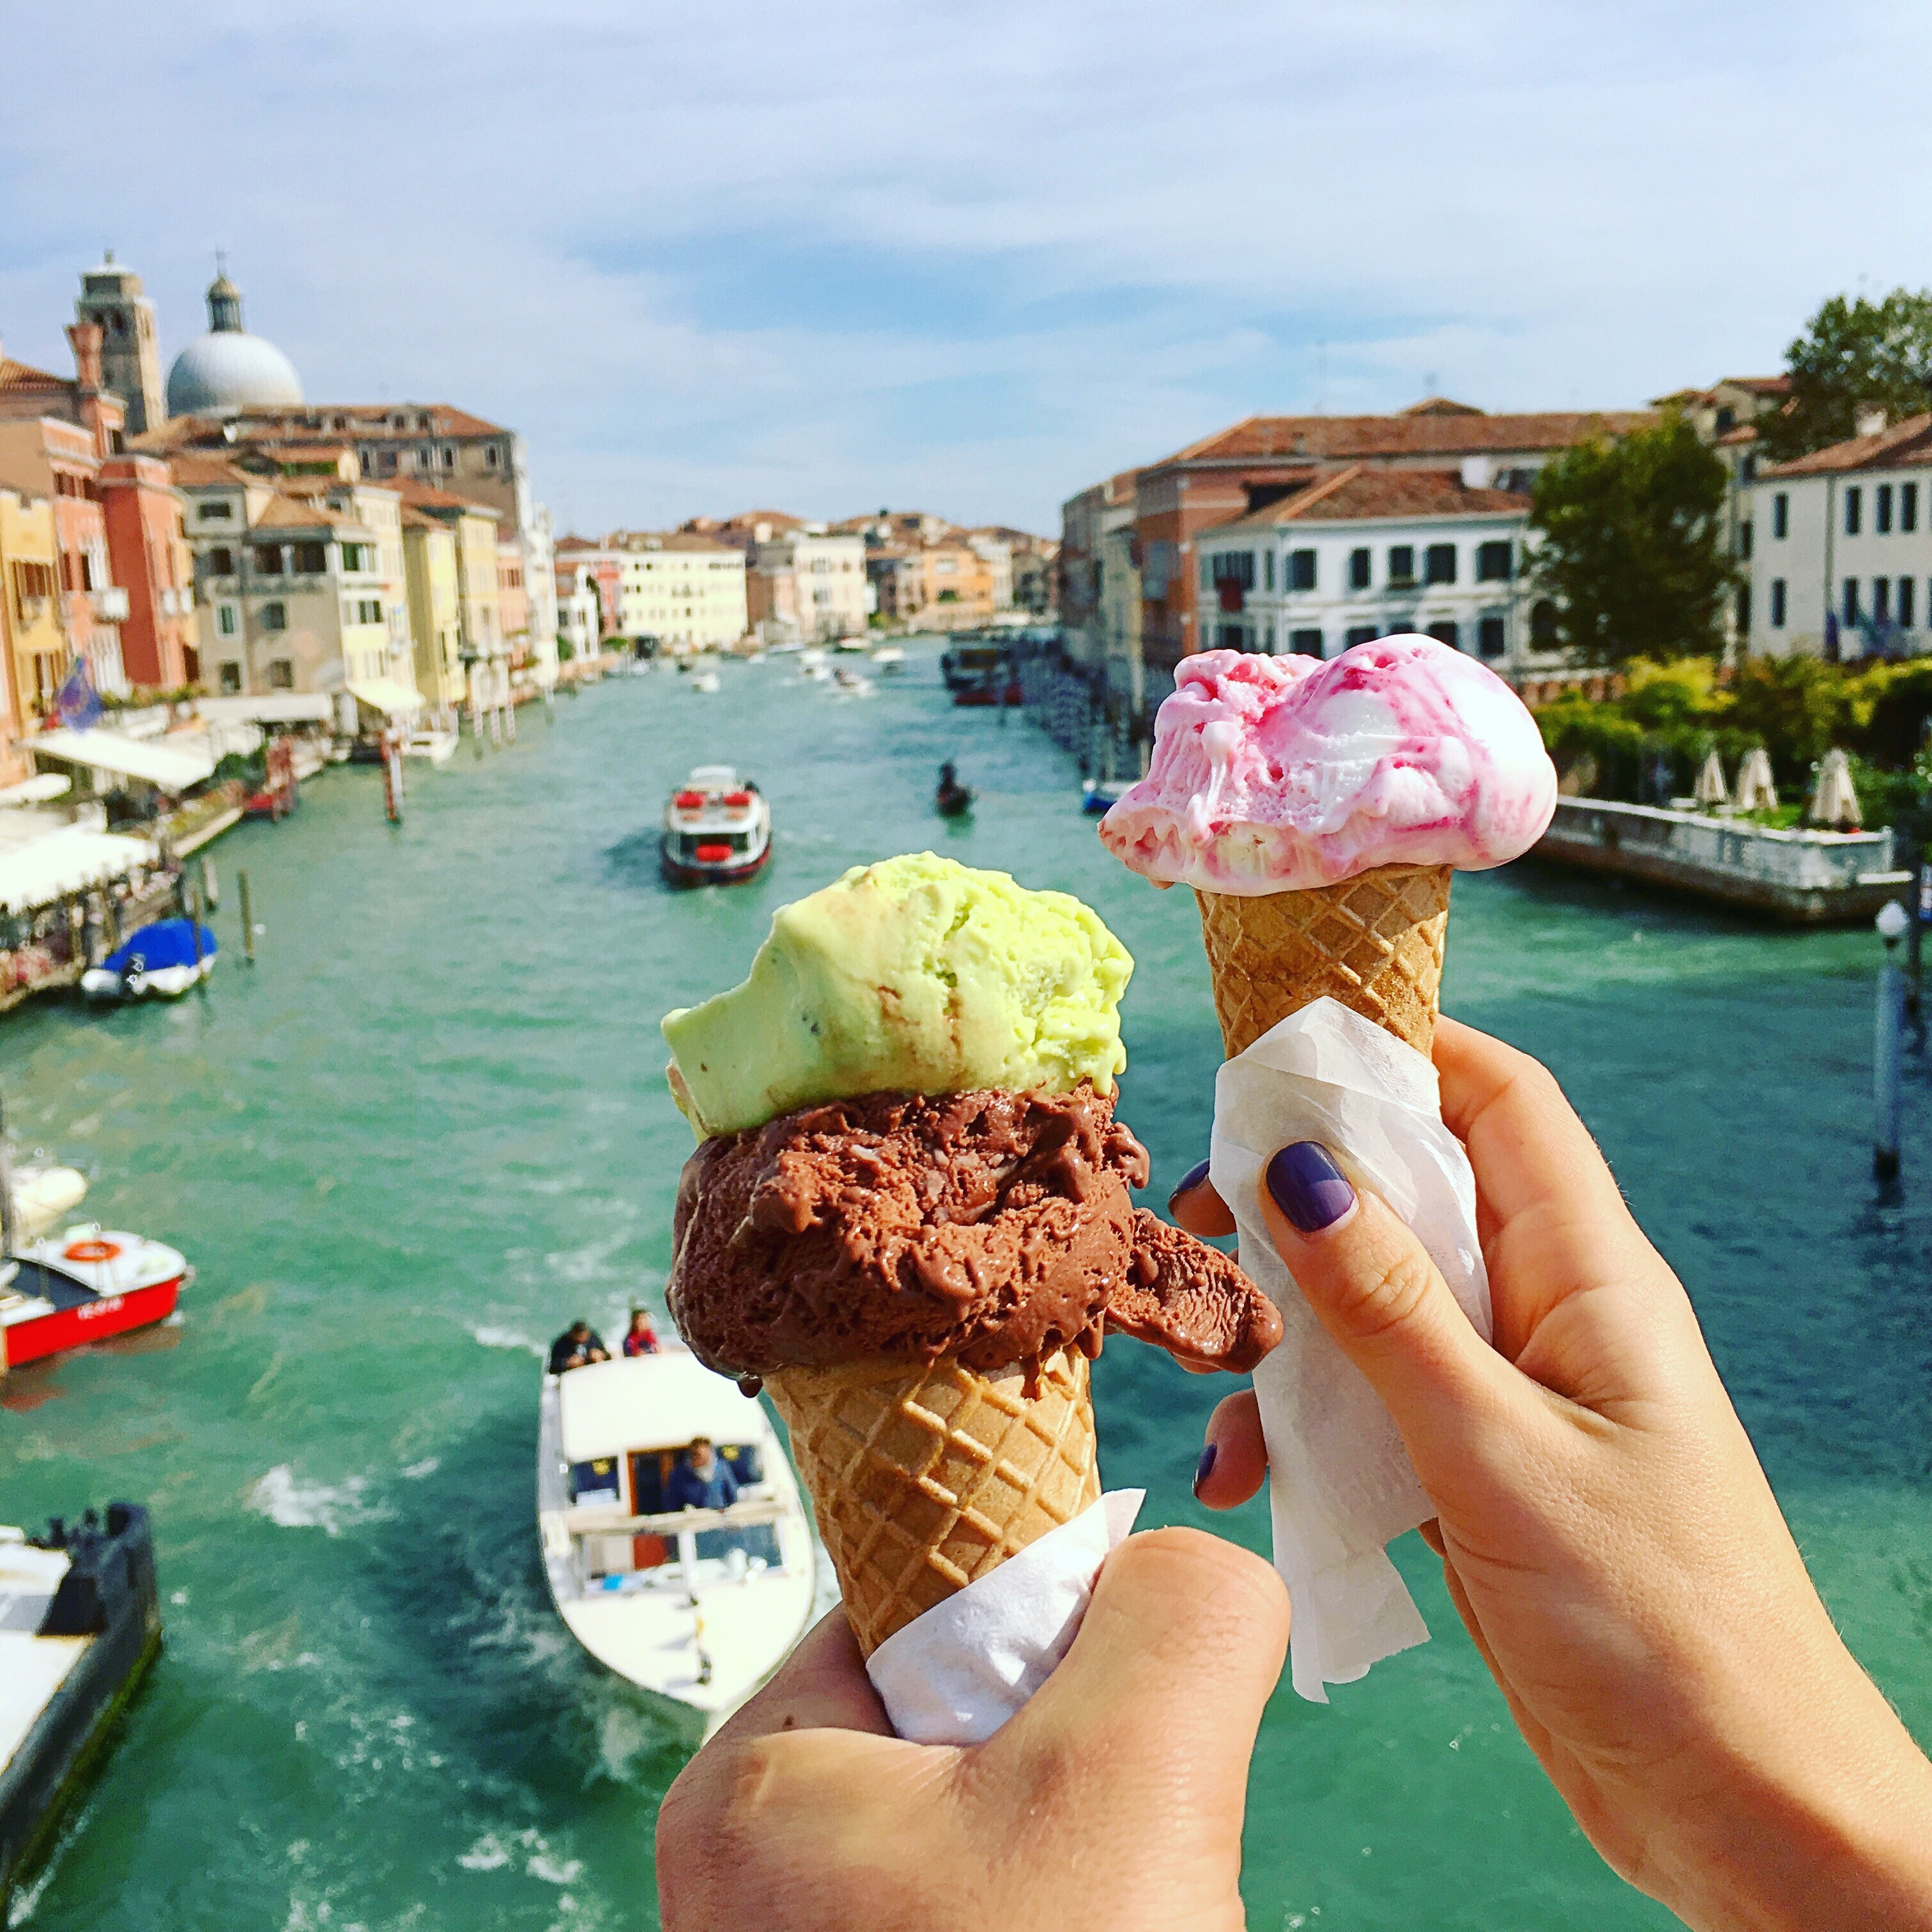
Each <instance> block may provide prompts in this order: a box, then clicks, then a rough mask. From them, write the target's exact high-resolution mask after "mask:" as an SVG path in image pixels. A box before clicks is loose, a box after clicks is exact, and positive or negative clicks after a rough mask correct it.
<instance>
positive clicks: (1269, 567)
mask: <svg viewBox="0 0 1932 1932" xmlns="http://www.w3.org/2000/svg"><path fill="white" fill-rule="evenodd" d="M1262 563H1263V564H1264V565H1265V566H1266V577H1267V584H1268V589H1271V590H1272V589H1274V551H1273V550H1263V551H1262Z"/></svg>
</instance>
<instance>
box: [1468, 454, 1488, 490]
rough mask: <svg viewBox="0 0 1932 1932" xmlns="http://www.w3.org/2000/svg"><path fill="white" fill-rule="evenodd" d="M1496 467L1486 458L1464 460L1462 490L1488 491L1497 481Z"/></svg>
mask: <svg viewBox="0 0 1932 1932" xmlns="http://www.w3.org/2000/svg"><path fill="white" fill-rule="evenodd" d="M1495 481H1496V464H1495V463H1494V461H1493V460H1492V459H1491V458H1489V457H1487V456H1466V457H1464V458H1463V488H1464V489H1466V490H1487V489H1488V488H1489V487H1490V485H1491V484H1493V483H1494V482H1495Z"/></svg>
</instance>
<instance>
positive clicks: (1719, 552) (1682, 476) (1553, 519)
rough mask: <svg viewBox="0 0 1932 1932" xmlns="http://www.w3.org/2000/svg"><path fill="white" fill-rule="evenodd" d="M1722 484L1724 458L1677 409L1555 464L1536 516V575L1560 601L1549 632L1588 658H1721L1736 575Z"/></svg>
mask: <svg viewBox="0 0 1932 1932" xmlns="http://www.w3.org/2000/svg"><path fill="white" fill-rule="evenodd" d="M1725 487H1726V476H1725V471H1724V465H1723V463H1721V462H1719V460H1718V458H1716V457H1715V455H1712V452H1710V451H1709V450H1708V449H1706V448H1705V447H1704V446H1703V443H1700V442H1699V441H1698V440H1697V431H1695V430H1694V429H1693V428H1691V425H1690V424H1689V423H1688V422H1685V420H1684V419H1683V418H1682V416H1679V415H1678V414H1677V413H1676V411H1674V410H1673V411H1670V412H1669V413H1667V414H1666V416H1665V417H1664V420H1663V421H1662V422H1661V423H1659V424H1658V425H1657V427H1656V428H1654V429H1646V430H1638V431H1634V432H1633V433H1632V434H1631V435H1629V436H1627V437H1624V438H1623V439H1622V440H1621V441H1619V442H1613V441H1612V440H1610V438H1608V437H1594V438H1592V440H1589V442H1586V443H1578V444H1577V445H1576V446H1574V448H1572V449H1568V450H1566V451H1565V452H1564V453H1563V455H1561V456H1560V457H1559V458H1557V459H1556V461H1555V462H1553V463H1550V464H1549V465H1548V466H1547V467H1546V468H1545V469H1544V470H1543V471H1542V472H1541V473H1540V474H1539V475H1538V477H1537V479H1536V492H1535V499H1534V502H1533V505H1532V508H1531V511H1530V517H1529V521H1530V527H1531V528H1532V529H1534V530H1535V531H1537V532H1539V533H1540V535H1541V538H1542V542H1541V545H1540V546H1539V547H1538V548H1537V550H1535V552H1534V553H1533V560H1532V563H1531V566H1530V574H1531V579H1532V584H1533V586H1534V587H1535V589H1536V590H1538V592H1541V593H1542V594H1543V595H1544V596H1545V597H1547V598H1549V599H1550V601H1551V602H1552V603H1553V605H1554V607H1555V609H1554V630H1555V635H1554V637H1553V638H1552V639H1551V641H1553V642H1555V643H1563V644H1568V645H1569V646H1571V647H1572V648H1573V649H1576V650H1577V651H1579V652H1581V653H1582V654H1583V656H1584V657H1585V658H1586V659H1587V660H1588V661H1589V662H1591V663H1592V664H1616V663H1620V662H1622V661H1623V660H1624V659H1625V658H1634V657H1643V658H1679V657H1685V656H1691V655H1697V654H1699V653H1703V654H1705V655H1711V656H1715V655H1717V654H1718V652H1719V651H1721V649H1722V648H1723V646H1724V632H1723V628H1722V623H1723V618H1724V607H1725V602H1726V600H1727V598H1729V597H1730V595H1731V594H1732V592H1733V591H1734V590H1735V589H1736V587H1737V583H1738V576H1737V572H1736V569H1735V568H1734V567H1733V565H1732V564H1731V563H1730V560H1729V559H1727V557H1726V556H1725V555H1724V547H1723V545H1722V544H1721V541H1720V535H1721V516H1722V512H1723V510H1724V492H1725ZM1538 628H1539V630H1541V629H1543V628H1544V626H1543V625H1541V623H1540V622H1539V623H1538Z"/></svg>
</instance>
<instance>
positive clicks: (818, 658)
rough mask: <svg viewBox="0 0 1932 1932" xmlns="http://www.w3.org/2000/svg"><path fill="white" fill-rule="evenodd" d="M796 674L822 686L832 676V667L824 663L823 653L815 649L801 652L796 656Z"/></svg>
mask: <svg viewBox="0 0 1932 1932" xmlns="http://www.w3.org/2000/svg"><path fill="white" fill-rule="evenodd" d="M798 674H799V676H800V677H808V678H811V679H814V680H815V681H816V682H819V683H820V684H823V682H825V680H826V679H827V678H829V677H830V676H831V675H832V667H831V666H830V665H829V664H827V663H826V661H825V653H824V652H823V651H821V650H819V649H816V648H814V649H811V650H808V651H801V652H799V656H798Z"/></svg>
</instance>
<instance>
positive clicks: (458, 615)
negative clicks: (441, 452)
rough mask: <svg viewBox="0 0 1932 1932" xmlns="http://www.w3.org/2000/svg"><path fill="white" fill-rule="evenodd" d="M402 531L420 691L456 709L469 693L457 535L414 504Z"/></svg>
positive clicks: (404, 515) (406, 507) (407, 509)
mask: <svg viewBox="0 0 1932 1932" xmlns="http://www.w3.org/2000/svg"><path fill="white" fill-rule="evenodd" d="M402 527H403V565H404V575H405V577H406V578H407V583H408V586H409V601H410V637H411V639H412V640H413V643H414V646H415V652H416V688H417V690H419V691H421V692H422V694H423V697H424V699H425V701H426V702H427V703H430V704H431V705H434V706H435V707H436V708H437V709H439V710H454V709H457V708H458V706H460V705H461V704H462V703H463V697H464V696H465V694H466V688H467V687H466V678H465V673H464V669H463V608H462V592H461V585H460V577H459V574H458V569H457V563H456V532H455V531H454V530H452V529H451V528H450V527H449V526H448V525H447V524H446V523H440V522H439V521H438V520H437V519H436V518H435V517H430V516H425V514H423V512H422V511H420V510H419V509H416V508H412V507H411V506H410V505H408V504H404V506H403V511H402Z"/></svg>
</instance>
